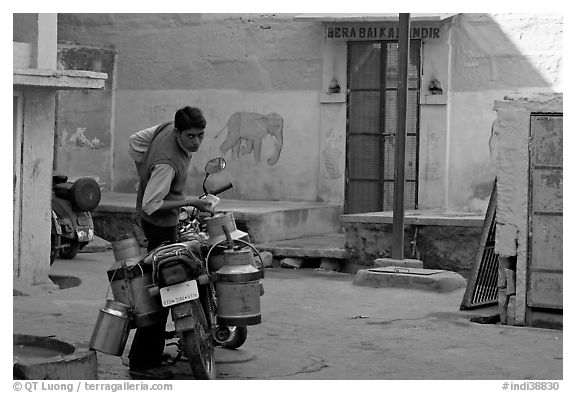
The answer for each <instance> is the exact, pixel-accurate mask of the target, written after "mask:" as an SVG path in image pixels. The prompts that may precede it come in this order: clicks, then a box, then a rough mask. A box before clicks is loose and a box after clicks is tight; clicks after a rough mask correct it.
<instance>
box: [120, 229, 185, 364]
mask: <svg viewBox="0 0 576 393" xmlns="http://www.w3.org/2000/svg"><path fill="white" fill-rule="evenodd" d="M142 230H143V231H144V234H145V235H146V238H147V239H148V252H150V251H152V250H153V249H155V248H156V247H158V246H159V245H161V244H162V243H164V242H169V243H176V241H177V240H178V232H177V228H176V226H173V227H159V226H156V225H153V224H150V223H148V222H146V221H144V220H142ZM167 319H168V309H167V308H163V309H162V315H161V321H160V322H159V323H157V324H155V325H151V326H145V327H141V328H138V329H136V333H135V334H134V340H133V341H132V347H131V348H130V353H129V354H128V358H129V359H130V369H141V370H142V369H148V368H154V367H158V366H159V365H160V363H161V360H162V359H161V357H162V353H163V352H164V332H165V330H166V320H167Z"/></svg>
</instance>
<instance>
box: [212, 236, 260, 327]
mask: <svg viewBox="0 0 576 393" xmlns="http://www.w3.org/2000/svg"><path fill="white" fill-rule="evenodd" d="M223 258H224V260H225V262H226V264H225V266H223V267H222V268H220V269H219V270H218V271H217V272H216V273H214V276H213V278H214V282H215V285H216V293H217V299H218V306H217V308H216V317H217V321H218V324H220V325H225V326H249V325H258V324H259V323H261V322H262V315H261V314H260V279H262V278H263V277H264V272H263V271H262V270H258V269H257V268H256V267H254V266H253V258H254V256H253V254H252V250H251V249H250V248H248V247H246V248H243V249H227V250H224V253H223Z"/></svg>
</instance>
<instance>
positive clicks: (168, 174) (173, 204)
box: [142, 164, 212, 215]
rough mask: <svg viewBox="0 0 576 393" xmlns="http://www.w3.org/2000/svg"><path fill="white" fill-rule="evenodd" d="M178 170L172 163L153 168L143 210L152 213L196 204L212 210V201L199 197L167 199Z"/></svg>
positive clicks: (143, 198)
mask: <svg viewBox="0 0 576 393" xmlns="http://www.w3.org/2000/svg"><path fill="white" fill-rule="evenodd" d="M175 175H176V172H175V171H174V168H173V167H172V166H171V165H168V164H158V165H156V166H154V168H153V169H152V173H151V175H150V180H148V184H147V186H146V190H144V195H143V197H142V210H143V211H144V213H146V214H148V215H151V214H152V213H154V212H155V211H157V210H170V209H177V208H179V207H182V206H194V207H195V208H197V209H198V210H201V211H205V212H211V211H212V210H211V208H212V205H211V203H210V202H208V201H205V200H200V199H198V198H187V199H183V200H179V201H165V200H164V198H166V196H167V195H168V194H169V193H170V185H171V184H172V179H174V176H175Z"/></svg>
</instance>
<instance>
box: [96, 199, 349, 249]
mask: <svg viewBox="0 0 576 393" xmlns="http://www.w3.org/2000/svg"><path fill="white" fill-rule="evenodd" d="M135 206H136V195H135V194H122V193H103V194H102V198H101V200H100V204H99V206H98V207H97V208H96V210H95V211H94V212H93V214H92V217H93V219H94V225H95V229H96V234H97V235H98V236H100V237H102V238H104V239H106V240H109V241H112V240H113V239H114V238H115V237H116V236H118V235H121V234H123V233H131V232H132V231H133V226H134V218H135V216H136V207H135ZM216 210H217V211H231V212H233V214H234V218H235V220H236V226H237V227H238V229H240V230H242V231H245V232H248V234H249V235H250V240H251V241H252V242H253V243H266V242H271V241H278V240H286V239H296V238H302V237H306V236H316V235H322V234H328V233H335V232H341V225H340V215H341V213H342V207H341V205H339V204H333V203H332V204H330V203H318V202H294V201H240V200H227V199H222V201H221V202H220V204H219V205H218V206H217V208H216Z"/></svg>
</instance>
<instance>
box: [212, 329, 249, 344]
mask: <svg viewBox="0 0 576 393" xmlns="http://www.w3.org/2000/svg"><path fill="white" fill-rule="evenodd" d="M213 337H214V341H215V343H216V345H217V346H221V347H222V348H226V349H236V348H240V347H241V346H242V345H243V344H244V343H245V342H246V337H248V328H247V327H246V326H218V327H217V328H216V331H214V334H213Z"/></svg>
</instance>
